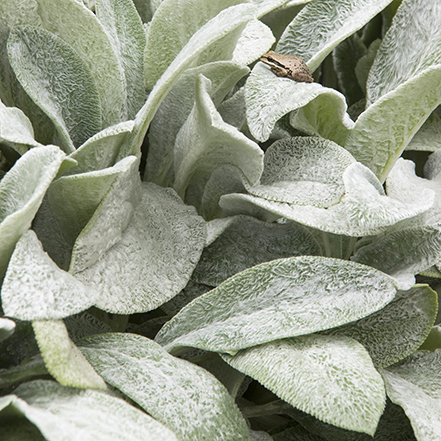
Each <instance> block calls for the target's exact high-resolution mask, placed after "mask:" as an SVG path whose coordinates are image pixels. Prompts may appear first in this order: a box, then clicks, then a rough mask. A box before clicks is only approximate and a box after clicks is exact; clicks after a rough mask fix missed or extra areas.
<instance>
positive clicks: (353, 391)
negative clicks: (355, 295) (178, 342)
mask: <svg viewBox="0 0 441 441" xmlns="http://www.w3.org/2000/svg"><path fill="white" fill-rule="evenodd" d="M222 357H223V358H224V360H225V361H227V362H228V363H229V364H231V366H233V367H234V368H236V369H238V370H239V371H241V372H244V373H245V374H247V375H249V376H251V377H252V378H254V379H256V380H258V381H259V383H261V384H263V385H264V386H265V387H267V388H268V389H270V390H271V391H272V392H274V393H275V394H276V395H278V396H279V397H280V398H282V399H283V400H284V401H287V402H288V403H290V404H292V405H293V406H295V407H296V408H298V409H300V410H302V411H304V412H307V413H309V414H311V415H313V416H315V417H316V418H318V419H320V420H322V421H324V422H327V423H329V424H333V425H335V426H338V427H342V428H344V429H348V430H353V431H357V432H364V433H367V434H369V435H373V434H374V433H375V430H376V428H377V425H378V422H379V419H380V417H381V414H382V413H383V410H384V406H385V401H386V395H385V391H384V385H383V381H382V379H381V376H380V374H379V373H378V372H377V371H376V369H375V368H374V366H373V364H372V361H371V359H370V357H369V355H368V353H367V352H366V350H365V349H364V348H363V346H362V345H360V344H359V343H358V342H356V341H355V340H353V339H351V338H349V337H343V336H339V337H337V336H335V337H334V336H324V335H305V336H302V337H296V338H291V339H286V340H279V341H275V342H271V343H266V344H264V345H261V346H256V347H253V348H249V349H245V350H242V351H240V352H238V353H237V354H235V355H226V354H224V355H222Z"/></svg>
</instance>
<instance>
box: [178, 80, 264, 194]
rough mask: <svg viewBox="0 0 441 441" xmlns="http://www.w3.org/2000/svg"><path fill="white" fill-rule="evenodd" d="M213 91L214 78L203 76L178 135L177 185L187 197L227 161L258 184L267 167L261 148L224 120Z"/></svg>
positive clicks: (179, 191) (246, 178)
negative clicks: (194, 185)
mask: <svg viewBox="0 0 441 441" xmlns="http://www.w3.org/2000/svg"><path fill="white" fill-rule="evenodd" d="M209 90H210V81H209V80H208V79H207V78H205V77H203V76H200V77H199V78H198V81H197V83H196V103H195V105H194V107H193V110H192V111H191V113H190V115H189V117H188V119H187V121H186V122H185V124H184V125H183V126H182V128H181V130H180V131H179V133H178V135H177V137H176V142H175V156H174V159H175V161H174V169H175V182H174V188H175V190H176V191H177V193H178V194H179V195H181V197H183V198H184V196H185V191H186V190H187V188H188V186H189V185H190V184H191V183H192V181H195V180H196V179H200V178H203V177H209V176H210V174H211V173H212V172H213V171H214V170H215V169H216V168H218V167H220V166H222V165H224V164H232V165H234V166H236V167H237V168H238V169H239V170H240V171H241V174H242V177H243V180H244V182H246V183H247V184H248V185H253V184H255V183H256V182H257V181H258V179H259V177H260V175H261V173H262V170H263V151H262V150H261V148H260V147H259V146H258V145H257V144H256V143H255V142H254V141H251V140H250V139H249V138H247V137H246V136H245V135H244V134H242V133H241V132H239V131H238V130H237V129H236V128H235V127H233V126H230V125H228V124H226V123H224V122H223V120H222V118H221V116H220V115H219V113H218V112H217V110H216V108H215V106H214V103H213V102H212V101H211V98H210V95H209ZM201 196H202V195H201Z"/></svg>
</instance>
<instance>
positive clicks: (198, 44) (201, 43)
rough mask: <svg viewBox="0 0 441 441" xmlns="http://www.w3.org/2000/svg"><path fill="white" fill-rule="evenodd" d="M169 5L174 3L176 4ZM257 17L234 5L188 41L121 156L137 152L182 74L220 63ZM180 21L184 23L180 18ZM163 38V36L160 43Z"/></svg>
mask: <svg viewBox="0 0 441 441" xmlns="http://www.w3.org/2000/svg"><path fill="white" fill-rule="evenodd" d="M168 3H173V5H174V4H175V2H174V1H170V2H168ZM254 18H255V9H254V7H253V6H251V5H249V4H242V5H237V6H232V7H231V8H228V10H225V11H221V12H220V13H219V14H218V15H216V16H215V17H214V18H213V19H211V20H210V21H209V22H207V23H206V24H205V25H204V26H202V27H201V28H200V29H199V30H198V31H197V32H196V33H195V34H194V35H193V36H192V37H191V38H190V39H189V40H188V43H187V44H186V45H185V46H184V47H183V48H182V50H181V52H179V54H178V55H177V56H176V58H175V59H174V60H173V61H172V62H171V64H170V65H169V66H168V68H167V70H166V71H165V72H164V74H163V75H162V76H161V78H160V79H159V80H158V82H157V83H156V84H155V86H154V88H153V90H152V91H151V92H150V95H149V98H148V100H147V102H146V103H145V104H144V106H143V107H142V108H141V110H140V111H139V112H138V114H137V117H136V119H135V129H134V131H133V133H132V136H131V140H130V143H128V144H127V147H126V149H125V150H124V151H123V152H122V153H121V154H122V155H126V154H127V152H129V154H130V153H132V154H136V153H137V152H138V149H139V148H140V146H141V144H142V142H143V139H144V136H145V134H146V132H147V129H148V127H149V124H150V122H151V120H152V118H153V116H154V115H155V113H156V111H157V110H158V108H159V106H160V104H161V102H162V100H163V99H164V97H165V96H166V95H167V94H168V92H169V91H170V90H171V88H172V87H173V86H174V84H176V82H177V80H178V79H179V77H180V76H181V74H182V73H183V72H184V71H185V70H186V69H187V68H189V67H190V66H192V65H193V66H194V65H195V64H203V63H208V62H210V61H216V60H218V59H219V57H220V55H217V52H219V51H220V52H221V53H223V51H222V48H223V47H224V46H231V45H233V44H234V45H235V44H236V42H237V39H238V38H239V35H240V33H241V32H242V30H243V28H244V27H245V25H246V23H247V22H248V21H250V20H252V19H254ZM179 20H180V21H181V17H180V18H179ZM162 38H163V35H162V34H161V44H162ZM216 49H217V50H216ZM204 53H205V54H207V53H208V54H210V53H211V55H212V57H211V58H210V56H206V57H205V59H203V58H201V57H203V54H204ZM155 57H156V54H155ZM155 61H156V58H155Z"/></svg>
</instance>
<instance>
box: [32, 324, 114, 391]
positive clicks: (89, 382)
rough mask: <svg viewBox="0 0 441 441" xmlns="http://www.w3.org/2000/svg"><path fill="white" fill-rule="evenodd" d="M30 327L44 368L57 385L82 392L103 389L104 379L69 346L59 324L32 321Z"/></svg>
mask: <svg viewBox="0 0 441 441" xmlns="http://www.w3.org/2000/svg"><path fill="white" fill-rule="evenodd" d="M32 327H33V328H34V332H35V338H36V340H37V343H38V347H39V348H40V352H41V355H42V357H43V360H44V364H45V365H46V368H47V370H48V371H49V373H50V374H51V375H52V376H53V377H54V378H55V379H56V380H57V381H58V382H59V383H60V384H62V385H64V386H73V387H79V388H84V389H101V390H105V389H106V384H105V383H104V381H103V379H102V378H101V377H100V376H99V375H98V374H97V373H96V372H95V371H94V370H93V368H92V366H91V365H90V364H89V363H88V362H87V360H86V359H85V358H84V355H83V354H82V353H81V352H80V350H79V349H78V348H77V347H76V346H75V345H74V344H73V343H72V340H71V339H70V338H69V335H68V334H67V329H66V326H65V325H64V323H63V321H62V320H41V321H40V320H34V321H33V322H32Z"/></svg>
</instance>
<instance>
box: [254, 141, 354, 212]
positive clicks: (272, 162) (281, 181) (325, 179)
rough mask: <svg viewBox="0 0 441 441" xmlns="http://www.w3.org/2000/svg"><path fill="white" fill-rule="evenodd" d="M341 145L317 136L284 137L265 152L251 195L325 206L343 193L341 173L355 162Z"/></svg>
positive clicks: (335, 200)
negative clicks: (262, 166) (259, 173)
mask: <svg viewBox="0 0 441 441" xmlns="http://www.w3.org/2000/svg"><path fill="white" fill-rule="evenodd" d="M354 162H355V160H354V158H353V157H352V156H351V155H350V154H349V153H348V152H347V150H345V149H344V148H343V147H340V146H339V145H337V144H335V143H333V142H332V141H327V140H324V139H320V138H315V137H314V138H313V137H311V138H310V137H296V138H283V139H281V140H279V141H276V142H274V143H273V144H272V145H271V146H270V147H269V148H268V149H267V150H266V152H265V157H264V169H263V173H262V175H261V177H260V181H259V183H258V184H256V185H254V186H253V187H251V188H249V190H248V191H249V192H250V193H251V194H252V195H254V196H259V197H261V198H264V199H268V200H274V201H279V202H287V203H289V204H299V205H313V206H316V207H320V208H328V207H330V206H331V205H335V204H337V203H338V202H340V199H341V198H342V196H343V195H344V193H345V186H344V182H343V173H344V171H345V170H346V168H347V167H348V166H349V165H350V164H352V163H354Z"/></svg>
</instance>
